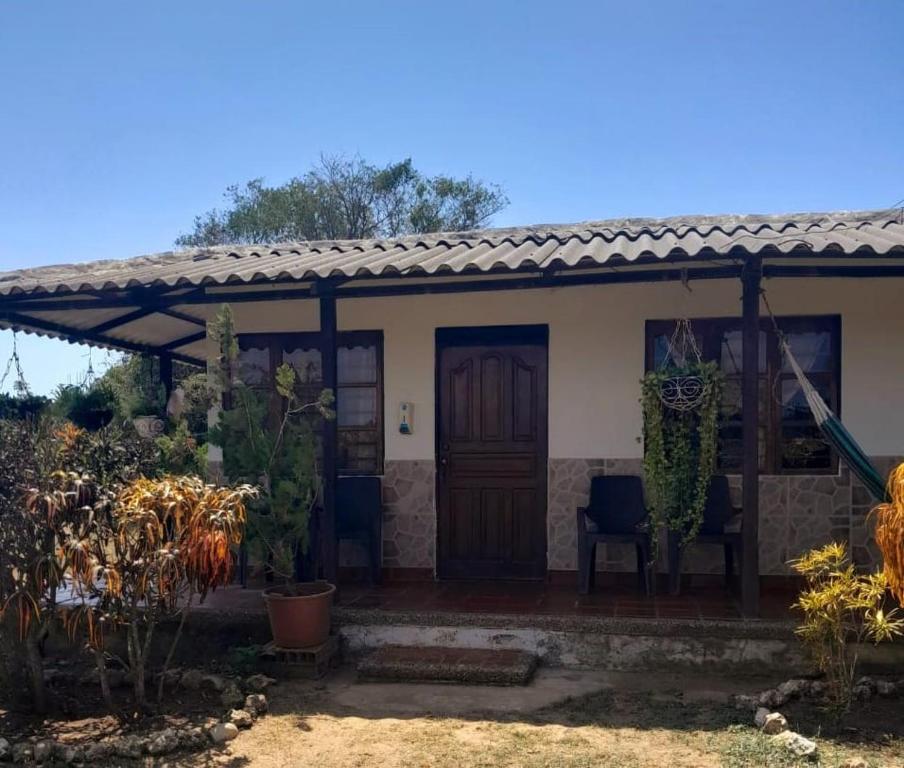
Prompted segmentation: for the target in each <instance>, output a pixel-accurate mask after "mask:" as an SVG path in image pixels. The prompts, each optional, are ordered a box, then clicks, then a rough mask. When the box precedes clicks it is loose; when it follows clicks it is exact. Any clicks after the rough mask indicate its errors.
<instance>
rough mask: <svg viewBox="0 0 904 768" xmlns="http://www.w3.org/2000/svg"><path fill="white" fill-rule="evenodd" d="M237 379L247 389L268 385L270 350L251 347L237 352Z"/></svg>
mask: <svg viewBox="0 0 904 768" xmlns="http://www.w3.org/2000/svg"><path fill="white" fill-rule="evenodd" d="M239 379H241V381H242V383H244V384H245V385H246V386H249V387H264V386H267V385H268V384H269V383H270V348H269V347H251V348H249V349H243V350H241V351H240V352H239Z"/></svg>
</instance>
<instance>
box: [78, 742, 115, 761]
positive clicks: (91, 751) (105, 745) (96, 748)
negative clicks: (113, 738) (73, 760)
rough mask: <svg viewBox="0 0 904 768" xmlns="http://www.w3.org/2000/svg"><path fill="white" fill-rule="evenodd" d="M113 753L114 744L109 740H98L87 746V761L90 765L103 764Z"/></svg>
mask: <svg viewBox="0 0 904 768" xmlns="http://www.w3.org/2000/svg"><path fill="white" fill-rule="evenodd" d="M112 754H113V745H112V744H111V743H110V742H108V741H96V742H94V744H89V745H88V746H87V747H85V762H86V763H88V765H103V764H104V763H103V762H102V761H105V760H106V759H107V758H108V757H110V755H112Z"/></svg>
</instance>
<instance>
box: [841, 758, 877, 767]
mask: <svg viewBox="0 0 904 768" xmlns="http://www.w3.org/2000/svg"><path fill="white" fill-rule="evenodd" d="M838 768H869V763H868V762H866V760H864V759H863V758H862V757H859V756H855V757H849V758H848V759H847V760H845V761H844V762H842V763H841V764H840V765H839V766H838Z"/></svg>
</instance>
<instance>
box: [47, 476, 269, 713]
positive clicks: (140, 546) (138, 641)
mask: <svg viewBox="0 0 904 768" xmlns="http://www.w3.org/2000/svg"><path fill="white" fill-rule="evenodd" d="M253 494H254V489H252V488H251V487H250V486H240V487H237V488H224V487H216V486H211V485H206V484H205V483H204V481H203V480H201V478H199V477H192V476H164V477H161V478H159V479H154V480H148V479H145V478H138V479H136V480H133V481H132V482H130V483H129V484H128V485H126V486H125V487H124V488H122V489H121V490H120V491H119V493H118V494H117V495H116V498H115V500H114V501H113V503H112V504H111V505H108V506H106V507H103V508H98V507H95V508H93V509H91V510H90V512H89V513H88V514H86V515H84V516H83V517H82V518H81V519H79V520H77V521H74V522H73V523H71V524H70V525H68V526H67V527H66V529H65V530H63V531H61V532H60V533H59V541H60V551H61V553H62V555H63V557H65V558H66V561H67V563H68V564H69V574H70V576H71V578H72V579H73V582H74V584H75V591H76V593H77V594H80V595H83V596H84V602H82V603H81V604H80V605H79V606H77V607H74V608H70V609H68V610H67V614H66V625H67V628H68V629H69V632H70V634H72V635H75V634H76V633H77V632H78V631H80V630H81V631H83V632H84V634H85V636H86V638H87V640H88V643H89V645H90V646H91V647H92V648H94V649H95V658H96V660H97V666H98V671H99V672H100V676H101V685H102V688H103V692H104V697H105V698H106V699H107V702H108V704H109V705H110V706H112V701H111V697H110V690H109V686H108V685H107V683H106V665H105V658H104V654H103V646H104V634H105V632H109V631H111V630H113V629H117V628H123V629H124V630H125V631H126V640H127V649H128V662H129V671H130V673H131V677H132V685H133V689H134V694H135V701H136V703H137V704H138V705H139V706H141V707H144V706H146V704H147V695H146V685H145V681H146V670H147V663H148V658H149V655H150V651H151V647H152V640H153V637H154V630H155V628H156V626H157V624H158V623H159V622H160V620H161V619H163V618H165V617H167V616H173V615H175V614H178V613H179V612H180V611H181V612H182V617H183V623H184V617H185V615H186V613H187V611H188V608H189V606H190V605H191V602H192V600H193V598H194V597H195V596H199V597H200V598H201V599H203V598H204V596H205V595H206V594H207V592H208V591H209V590H211V589H215V588H216V587H217V586H221V585H223V584H227V583H229V581H230V580H231V576H232V568H233V564H234V556H233V552H232V549H231V548H232V547H233V546H235V545H238V544H240V543H241V541H242V536H243V532H244V526H245V501H246V499H247V498H248V497H250V496H252V495H253ZM86 509H87V508H86ZM180 635H181V625H180V631H179V633H177V635H176V637H175V639H174V641H173V644H172V645H171V647H170V652H169V655H168V656H167V662H166V664H167V665H168V664H169V662H170V661H171V659H172V657H173V654H174V651H175V644H176V642H177V641H178V639H179V636H180ZM164 672H165V668H164ZM163 679H164V676H161V678H160V687H159V688H158V698H159V697H161V696H162V690H163V688H162V686H163Z"/></svg>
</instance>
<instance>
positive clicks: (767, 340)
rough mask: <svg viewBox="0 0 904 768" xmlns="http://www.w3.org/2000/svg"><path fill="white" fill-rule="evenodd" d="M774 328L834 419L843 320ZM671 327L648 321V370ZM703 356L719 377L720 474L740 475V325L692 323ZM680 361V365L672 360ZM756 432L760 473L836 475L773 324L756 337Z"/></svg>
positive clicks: (734, 321)
mask: <svg viewBox="0 0 904 768" xmlns="http://www.w3.org/2000/svg"><path fill="white" fill-rule="evenodd" d="M778 324H779V328H780V330H781V332H782V334H783V335H784V337H785V339H786V340H787V341H788V343H789V345H790V346H791V351H792V352H793V353H794V356H795V357H796V358H797V360H798V362H799V363H800V365H801V367H802V368H803V369H804V372H805V373H806V374H807V377H808V378H809V379H810V381H812V382H813V386H814V387H816V389H817V390H818V391H819V393H820V394H821V395H822V397H823V399H824V400H825V401H826V403H827V404H828V405H829V407H830V408H831V409H832V410H833V411H834V412H835V413H838V414H839V415H840V412H839V409H840V404H841V366H840V350H841V319H840V318H839V317H838V316H835V315H832V316H817V317H785V318H780V319H779V320H778ZM674 328H675V321H674V320H651V321H648V322H647V333H646V365H647V370H653V369H655V368H657V367H659V366H660V365H662V363H663V361H664V358H665V355H666V351H667V349H668V342H669V339H670V338H671V335H672V332H673V331H674ZM691 328H692V330H693V332H694V335H695V337H696V339H697V344H698V346H699V348H700V352H701V354H702V356H703V357H704V358H705V359H707V360H713V361H716V362H718V363H719V365H720V367H721V368H722V372H723V373H724V374H725V377H726V379H725V392H724V395H723V399H722V410H721V421H720V426H719V468H720V469H721V470H722V471H725V472H739V471H740V470H741V461H742V453H743V441H744V435H743V427H742V422H743V420H742V411H741V380H742V374H743V365H742V334H741V321H740V319H738V318H719V319H705V320H692V321H691ZM678 362H680V361H678ZM757 376H758V379H759V395H760V401H759V411H760V424H759V429H758V439H759V447H760V450H759V455H760V471H761V472H763V473H766V474H819V473H827V472H834V471H836V470H837V466H838V460H837V457H836V456H835V455H834V453H833V452H832V450H831V448H830V446H829V444H828V443H827V442H826V440H825V439H824V438H823V437H822V435H821V433H820V431H819V429H818V428H817V426H816V423H815V422H814V420H813V417H812V414H811V413H810V409H809V408H808V407H807V402H806V399H805V398H804V395H803V392H802V391H801V389H800V385H799V384H798V383H797V379H796V378H795V377H794V373H793V372H792V371H791V369H790V367H789V366H788V363H787V361H785V360H783V359H782V355H781V351H780V349H779V339H778V334H776V332H775V329H774V328H773V326H772V323H771V321H766V320H764V321H763V322H762V325H761V330H760V354H759V364H758V366H757Z"/></svg>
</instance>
